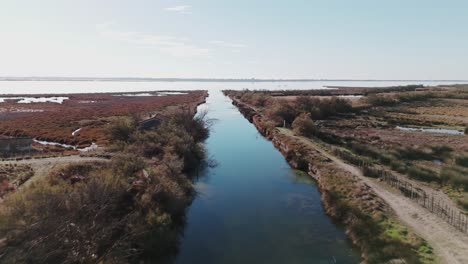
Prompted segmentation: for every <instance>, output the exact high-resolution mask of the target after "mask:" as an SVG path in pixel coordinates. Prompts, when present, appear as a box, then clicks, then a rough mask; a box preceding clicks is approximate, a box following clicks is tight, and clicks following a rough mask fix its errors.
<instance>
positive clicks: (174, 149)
mask: <svg viewBox="0 0 468 264" xmlns="http://www.w3.org/2000/svg"><path fill="white" fill-rule="evenodd" d="M128 120H131V119H123V120H120V121H116V122H115V123H113V124H112V125H110V126H109V127H108V129H109V132H110V135H111V138H112V142H111V143H112V146H113V148H112V149H111V151H113V153H112V155H113V158H112V159H111V162H106V163H96V162H93V163H84V164H83V163H82V164H73V165H69V166H66V167H62V168H60V169H57V170H55V171H53V172H52V173H50V174H49V175H47V176H46V177H43V178H42V179H41V180H37V181H35V182H33V183H31V184H29V185H28V186H26V187H24V188H21V189H20V190H19V191H18V192H16V193H14V194H12V195H10V196H8V197H7V199H6V200H5V201H4V204H3V206H4V210H3V212H2V215H1V217H0V219H1V221H0V228H1V229H0V231H1V235H2V236H5V237H6V241H5V242H4V245H3V246H2V247H1V248H0V262H2V263H127V262H138V261H142V260H146V261H152V262H160V261H163V260H165V259H167V258H170V257H172V256H173V255H174V254H175V252H176V251H177V245H178V239H179V233H180V230H181V228H183V225H184V216H185V208H186V207H187V205H188V204H189V203H190V202H191V197H192V193H193V189H192V185H191V182H190V179H189V178H188V177H187V176H186V174H185V172H187V171H189V170H190V169H192V168H193V167H194V166H196V165H197V164H198V163H199V162H200V161H201V160H202V159H203V158H204V151H203V148H202V146H201V145H200V144H199V143H200V142H201V141H202V140H204V139H206V137H207V136H208V130H207V127H206V125H205V121H204V119H202V117H197V118H193V112H188V111H183V112H178V113H175V114H173V115H171V116H170V117H169V118H168V120H167V121H166V122H164V123H163V124H162V125H160V126H159V127H158V128H156V129H152V130H145V131H142V130H139V129H137V127H136V122H129V121H128Z"/></svg>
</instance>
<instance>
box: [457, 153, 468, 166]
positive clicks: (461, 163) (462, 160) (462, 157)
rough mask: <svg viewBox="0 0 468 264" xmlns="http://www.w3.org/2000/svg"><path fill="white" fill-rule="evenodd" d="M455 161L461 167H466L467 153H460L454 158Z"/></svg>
mask: <svg viewBox="0 0 468 264" xmlns="http://www.w3.org/2000/svg"><path fill="white" fill-rule="evenodd" d="M455 163H456V164H457V165H459V166H462V167H467V168H468V155H460V156H458V157H456V158H455Z"/></svg>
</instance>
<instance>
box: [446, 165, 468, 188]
mask: <svg viewBox="0 0 468 264" xmlns="http://www.w3.org/2000/svg"><path fill="white" fill-rule="evenodd" d="M441 178H442V181H443V182H444V183H446V184H450V185H452V186H455V187H461V188H463V189H465V191H468V169H465V168H463V167H458V166H444V167H443V168H442V172H441Z"/></svg>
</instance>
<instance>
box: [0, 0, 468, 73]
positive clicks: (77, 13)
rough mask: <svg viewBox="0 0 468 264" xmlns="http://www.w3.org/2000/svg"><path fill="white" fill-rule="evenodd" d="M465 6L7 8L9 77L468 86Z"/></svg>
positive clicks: (70, 3)
mask: <svg viewBox="0 0 468 264" xmlns="http://www.w3.org/2000/svg"><path fill="white" fill-rule="evenodd" d="M467 66H468V1H451V0H444V1H442V0H440V1H431V0H424V1H423V0H421V1H420V0H404V1H403V0H393V1H375V0H353V1H349V0H342V1H336V0H327V1H318V0H317V1H316V0H287V1H286V0H283V1H279V0H269V1H266V0H257V1H256V0H235V1H234V0H232V1H227V0H180V1H179V0H79V1H76V0H41V1H35V0H30V1H26V0H0V76H62V77H64V76H70V77H154V78H164V77H179V78H192V77H199V78H275V79H280V78H292V79H294V78H311V79H386V80H391V79H406V80H414V79H430V80H442V79H451V80H467V79H468V67H467Z"/></svg>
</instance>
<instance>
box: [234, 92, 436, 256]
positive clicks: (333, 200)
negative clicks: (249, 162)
mask: <svg viewBox="0 0 468 264" xmlns="http://www.w3.org/2000/svg"><path fill="white" fill-rule="evenodd" d="M228 94H230V93H229V92H228ZM233 104H234V105H236V107H237V108H238V109H239V111H240V112H241V113H242V114H243V115H244V117H245V118H246V119H247V120H249V121H250V122H251V123H253V124H254V126H255V127H256V128H257V130H258V131H259V132H260V133H261V134H262V135H263V136H265V137H266V138H268V139H269V140H271V142H272V143H273V145H274V146H275V147H276V148H277V149H278V150H279V151H280V152H281V153H282V154H283V156H284V157H285V159H286V160H287V161H288V163H289V164H290V165H291V166H292V167H293V168H297V169H300V170H302V171H304V172H306V173H307V174H308V175H310V176H311V177H312V178H314V179H315V180H316V181H317V183H318V188H319V190H320V192H321V197H322V202H323V206H324V208H325V210H326V212H327V214H328V215H329V216H330V217H332V218H333V219H334V220H336V221H337V222H339V223H341V224H343V225H344V226H345V227H346V233H347V235H348V237H349V238H350V239H351V240H352V241H353V243H354V244H355V245H356V246H358V247H359V248H360V251H361V253H362V258H363V261H364V263H387V262H389V261H390V262H392V263H393V261H397V262H398V263H400V262H401V261H403V262H402V263H434V261H436V260H435V259H434V258H435V256H434V254H433V251H432V248H431V247H430V246H429V245H428V244H427V242H426V241H425V240H423V239H421V238H420V237H418V235H416V234H415V233H414V231H413V230H409V229H408V228H407V227H406V226H404V225H402V223H401V222H402V221H401V220H400V219H398V218H399V217H400V214H399V212H395V211H393V210H392V208H394V206H393V200H392V199H390V200H391V202H392V206H389V205H388V203H386V202H389V200H388V199H389V198H388V197H386V198H385V201H384V199H382V197H380V195H381V194H382V192H379V194H378V195H377V194H376V193H375V192H374V191H375V188H376V187H375V184H374V182H372V181H370V180H369V179H368V178H366V177H364V176H363V175H362V172H361V171H360V170H359V169H357V168H354V167H353V166H350V165H348V164H346V163H344V162H342V161H341V160H339V159H337V158H336V157H334V156H333V155H329V154H328V153H326V151H325V152H324V150H323V149H322V148H323V146H319V145H320V144H316V143H314V142H313V140H310V139H307V138H305V137H299V136H295V135H294V134H293V133H292V131H291V130H289V129H285V128H275V126H274V125H272V123H271V122H270V121H269V120H268V118H267V117H265V116H263V115H262V114H261V112H258V109H256V108H254V107H251V106H250V105H248V104H246V103H243V102H241V101H240V100H238V99H235V98H234V100H233ZM394 198H395V197H394ZM398 198H399V197H398ZM396 200H399V199H396ZM395 213H396V214H395ZM397 216H398V218H397ZM403 222H405V221H403ZM405 223H406V222H405ZM411 226H412V225H411ZM412 227H413V228H414V226H412ZM390 262H389V263H390Z"/></svg>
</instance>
